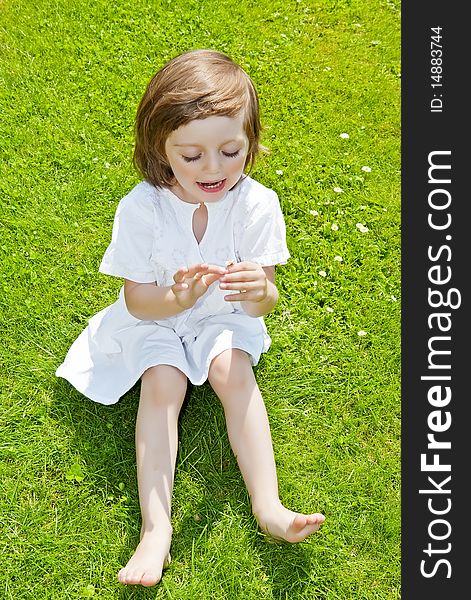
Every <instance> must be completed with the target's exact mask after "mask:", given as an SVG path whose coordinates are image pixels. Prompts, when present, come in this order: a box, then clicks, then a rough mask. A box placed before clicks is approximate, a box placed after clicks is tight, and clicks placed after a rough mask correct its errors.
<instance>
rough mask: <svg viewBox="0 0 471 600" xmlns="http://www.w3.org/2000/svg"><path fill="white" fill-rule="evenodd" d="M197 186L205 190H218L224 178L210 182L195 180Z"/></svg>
mask: <svg viewBox="0 0 471 600" xmlns="http://www.w3.org/2000/svg"><path fill="white" fill-rule="evenodd" d="M196 183H197V184H198V187H199V188H200V189H201V190H204V191H205V192H220V191H221V190H222V189H223V188H224V185H225V183H226V180H225V179H221V180H220V181H212V182H202V181H197V182H196Z"/></svg>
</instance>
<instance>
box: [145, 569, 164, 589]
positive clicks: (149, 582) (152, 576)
mask: <svg viewBox="0 0 471 600" xmlns="http://www.w3.org/2000/svg"><path fill="white" fill-rule="evenodd" d="M159 581H160V575H158V574H157V573H155V572H154V571H145V572H144V573H143V575H142V577H141V581H140V583H141V585H143V586H144V587H151V586H153V585H156V584H157V583H158V582H159Z"/></svg>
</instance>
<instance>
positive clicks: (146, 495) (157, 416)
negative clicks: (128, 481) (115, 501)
mask: <svg viewBox="0 0 471 600" xmlns="http://www.w3.org/2000/svg"><path fill="white" fill-rule="evenodd" d="M186 385H187V379H186V376H185V375H184V374H183V373H182V372H181V371H180V370H178V369H176V368H175V367H172V366H169V365H158V366H156V367H152V368H150V369H148V370H147V371H146V372H145V373H144V375H143V376H142V384H141V397H140V401H139V410H138V413H137V421H136V460H137V481H138V488H139V503H140V507H141V515H142V527H141V541H140V542H139V545H138V546H137V548H136V550H135V552H134V554H133V556H132V557H131V559H130V560H129V562H128V563H127V565H126V566H125V567H124V568H123V569H121V571H120V572H119V573H118V579H119V581H120V582H121V583H126V584H141V585H144V586H151V585H155V584H156V583H158V582H159V581H160V579H161V577H162V568H163V567H164V566H166V565H167V564H168V563H169V562H170V554H169V550H170V541H171V536H172V526H171V522H170V506H171V497H172V490H173V479H174V474H175V461H176V456H177V443H178V432H177V425H178V415H179V413H180V409H181V407H182V404H183V400H184V398H185V392H186Z"/></svg>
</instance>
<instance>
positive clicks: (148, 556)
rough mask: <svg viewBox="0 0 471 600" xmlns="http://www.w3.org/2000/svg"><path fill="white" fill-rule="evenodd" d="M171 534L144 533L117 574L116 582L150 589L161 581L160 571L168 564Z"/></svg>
mask: <svg viewBox="0 0 471 600" xmlns="http://www.w3.org/2000/svg"><path fill="white" fill-rule="evenodd" d="M170 541H171V534H170V535H165V534H162V532H145V533H143V534H142V537H141V541H140V542H139V544H138V546H137V548H136V550H135V551H134V554H133V555H132V556H131V558H130V559H129V561H128V563H127V565H126V566H125V567H123V568H122V569H121V570H120V571H119V573H118V581H119V582H120V583H124V584H126V585H143V586H145V587H150V586H152V585H156V584H157V583H159V581H160V580H161V579H162V569H164V568H165V567H168V565H169V564H170V552H169V550H170Z"/></svg>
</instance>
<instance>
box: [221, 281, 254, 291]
mask: <svg viewBox="0 0 471 600" xmlns="http://www.w3.org/2000/svg"><path fill="white" fill-rule="evenodd" d="M257 287H258V286H257V282H252V281H235V282H234V283H228V282H226V281H225V280H223V281H221V284H220V285H219V288H220V289H221V290H234V291H237V292H246V291H248V290H254V289H256V288H257Z"/></svg>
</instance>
